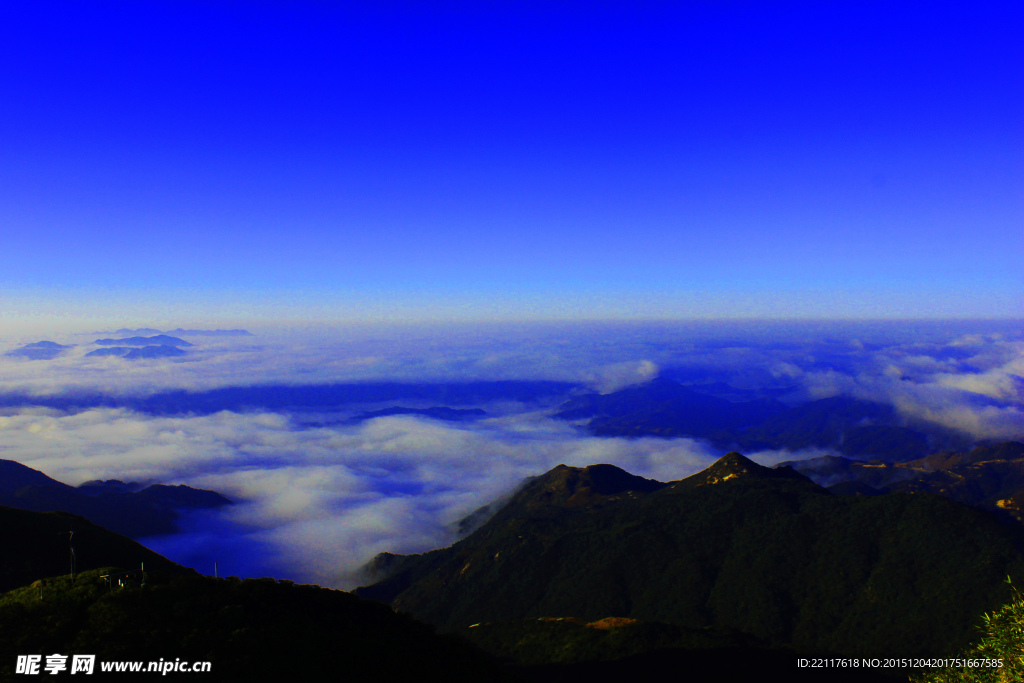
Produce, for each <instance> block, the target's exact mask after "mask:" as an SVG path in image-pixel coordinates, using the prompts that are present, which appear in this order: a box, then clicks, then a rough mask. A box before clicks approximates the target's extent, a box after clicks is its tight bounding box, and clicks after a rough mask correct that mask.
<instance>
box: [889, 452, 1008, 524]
mask: <svg viewBox="0 0 1024 683" xmlns="http://www.w3.org/2000/svg"><path fill="white" fill-rule="evenodd" d="M918 462H922V461H918ZM923 462H926V463H927V464H928V465H929V466H935V465H936V464H938V463H943V464H945V465H946V466H945V467H943V468H942V469H939V470H936V471H934V472H926V473H924V474H922V475H921V476H919V477H916V478H914V479H910V480H907V481H901V482H897V483H895V484H893V485H891V486H889V490H891V491H905V492H908V493H919V492H927V493H933V494H937V495H940V496H944V497H946V498H949V499H951V500H955V501H958V502H961V503H965V504H967V505H975V506H978V507H981V508H985V509H988V510H993V511H997V512H1002V513H1005V514H1008V515H1010V516H1011V517H1013V518H1014V519H1016V520H1017V521H1018V522H1024V444H1022V443H1019V442H1016V441H1011V442H1007V443H1004V444H1000V445H999V446H982V447H978V448H975V449H973V450H971V451H970V452H967V453H960V454H950V455H947V456H945V457H936V458H933V459H931V460H929V459H928V458H926V459H924V461H923ZM908 464H909V463H908Z"/></svg>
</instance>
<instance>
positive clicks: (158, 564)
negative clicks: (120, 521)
mask: <svg viewBox="0 0 1024 683" xmlns="http://www.w3.org/2000/svg"><path fill="white" fill-rule="evenodd" d="M70 531H74V532H75V535H74V539H73V542H74V549H75V566H76V569H77V571H85V570H89V569H97V568H99V567H105V566H110V565H118V566H121V567H131V568H137V567H139V565H140V564H142V563H145V565H146V569H147V570H151V571H161V572H164V573H170V574H175V573H180V574H195V571H194V570H192V569H187V568H185V567H181V566H179V565H177V564H175V563H173V562H171V561H170V560H168V559H167V558H165V557H163V556H162V555H158V554H156V553H155V552H153V551H152V550H150V549H149V548H146V547H145V546H142V545H140V544H139V543H136V542H135V541H133V540H131V539H129V538H125V537H124V536H120V535H118V534H115V533H114V532H112V531H108V530H107V529H104V528H103V527H101V526H97V525H95V524H93V523H92V522H90V521H89V520H87V519H84V518H83V517H79V516H77V515H72V514H69V513H67V512H29V511H28V510H16V509H14V508H8V507H3V506H0V548H2V549H3V554H2V555H0V591H8V590H11V589H12V588H17V587H18V586H24V585H27V584H29V583H31V582H33V581H35V580H37V579H41V578H44V577H47V576H57V575H60V574H68V573H69V572H70V571H71V553H70V550H69V538H68V535H69V532H70Z"/></svg>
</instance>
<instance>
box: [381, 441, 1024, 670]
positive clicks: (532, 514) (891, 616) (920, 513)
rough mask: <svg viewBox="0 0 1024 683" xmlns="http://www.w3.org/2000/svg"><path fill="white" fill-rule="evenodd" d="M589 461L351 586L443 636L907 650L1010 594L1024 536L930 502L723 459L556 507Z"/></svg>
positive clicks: (933, 641) (938, 647) (939, 640)
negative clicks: (532, 635) (558, 620)
mask: <svg viewBox="0 0 1024 683" xmlns="http://www.w3.org/2000/svg"><path fill="white" fill-rule="evenodd" d="M604 467H610V466H604ZM589 469H590V468H565V467H564V466H563V467H560V468H556V469H555V470H552V472H549V473H548V474H547V475H544V476H543V477H539V478H537V479H536V480H534V481H533V482H531V483H530V484H529V485H528V486H526V487H525V488H524V489H523V490H522V491H520V492H519V493H518V494H517V495H516V496H514V497H513V499H512V500H511V501H510V502H509V504H508V505H506V506H505V508H503V509H502V510H501V511H500V512H499V513H498V514H496V515H495V516H494V517H493V518H492V519H491V520H490V521H489V522H488V523H487V524H485V525H484V526H483V527H481V528H480V529H478V530H477V531H476V532H474V533H473V534H472V535H470V536H469V537H468V538H466V539H464V540H463V541H460V542H459V543H456V544H455V545H453V546H451V547H449V548H445V549H441V550H437V551H433V552H431V553H425V554H423V555H421V556H410V557H407V558H404V559H403V561H402V562H401V563H400V568H399V571H398V572H397V573H396V574H395V575H393V576H391V577H389V578H388V579H385V580H384V581H382V582H380V583H378V584H376V585H375V586H372V587H370V588H369V589H365V590H364V589H361V594H364V595H367V596H372V597H375V598H378V599H384V600H393V602H392V604H393V605H394V606H395V607H396V608H397V609H400V610H403V611H408V612H410V613H412V614H413V615H414V616H416V617H418V618H421V619H423V620H425V621H427V622H428V623H432V624H435V625H437V626H438V627H439V628H441V629H444V630H449V631H451V630H460V629H465V628H467V627H469V626H470V625H472V624H476V623H482V624H483V623H495V622H514V621H517V620H531V619H532V620H537V619H539V618H542V617H573V618H577V619H582V620H584V621H586V622H587V623H590V622H594V621H598V620H601V619H604V618H606V617H620V618H630V619H636V620H638V621H641V622H654V623H660V624H667V625H673V626H678V627H683V628H686V629H703V628H707V627H713V628H717V629H726V630H731V631H736V632H739V633H743V634H747V635H749V636H751V637H753V638H756V639H757V640H758V641H761V642H764V643H766V644H768V645H771V646H780V647H790V648H793V649H795V650H796V651H798V652H801V653H808V654H812V655H814V654H817V655H830V654H834V655H849V656H857V657H866V656H886V655H889V656H900V657H909V656H915V655H917V656H936V654H937V653H951V652H955V651H957V650H958V649H960V648H962V647H964V646H965V645H966V644H967V643H969V642H970V640H971V637H972V635H973V632H972V623H973V622H974V620H975V619H976V616H977V615H978V614H980V613H982V612H984V611H986V610H991V609H994V608H995V607H996V606H998V605H999V604H1002V603H1003V602H1005V601H1006V600H1007V598H1008V593H1009V591H1008V588H1007V587H1006V585H1005V584H1004V582H1003V579H1004V578H1005V577H1006V576H1007V575H1008V574H1010V575H1014V576H1021V575H1024V560H1022V556H1021V553H1020V548H1021V547H1022V546H1024V531H1022V530H1021V529H1020V528H1019V527H1017V526H1016V525H1014V526H1008V525H1006V524H1004V523H1002V522H1001V521H1000V520H999V519H997V518H996V517H994V516H992V515H991V514H989V513H986V512H984V511H981V510H975V509H972V508H969V507H967V506H965V505H961V504H958V503H954V502H952V501H949V500H945V499H943V498H940V497H938V496H933V495H929V494H923V493H918V494H889V495H882V496H874V497H856V498H853V497H843V496H834V495H831V494H830V493H828V492H827V491H826V490H824V489H822V488H821V487H819V486H817V485H815V484H813V483H812V482H810V481H809V480H807V479H806V478H804V477H802V476H801V475H799V474H797V473H795V472H793V471H792V470H790V469H788V468H783V469H781V470H769V469H767V468H763V467H760V466H758V465H756V464H755V463H753V462H751V461H749V460H747V459H746V458H744V457H743V456H741V455H739V454H738V453H732V454H729V455H727V456H725V457H724V458H722V459H721V460H719V461H718V462H717V463H716V464H715V465H714V466H712V467H711V468H709V469H708V470H705V471H704V472H702V473H699V474H697V475H694V476H693V477H690V478H689V479H685V480H682V481H680V482H675V483H672V484H670V485H668V486H662V487H657V486H650V485H648V486H647V487H646V488H647V490H637V489H638V488H639V487H638V486H634V488H633V490H625V491H619V492H616V493H614V494H609V495H596V496H594V495H593V491H591V495H592V496H593V504H584V505H578V506H573V505H568V504H566V502H568V501H572V500H574V499H575V498H576V496H577V494H571V495H569V494H570V492H567V491H563V490H561V487H564V486H565V483H566V482H567V481H569V480H570V479H571V477H568V476H567V474H566V471H569V472H575V473H576V474H577V475H578V476H577V479H580V478H583V479H585V478H586V477H587V476H588V472H587V470H589ZM615 469H617V468H615ZM619 472H621V470H620V471H619ZM621 475H624V476H623V477H620V479H622V480H623V481H625V478H624V477H630V476H631V475H628V474H627V473H625V472H621ZM641 481H646V480H641ZM542 499H544V500H547V501H552V502H553V503H554V504H541V500H542ZM474 630H477V629H474ZM480 633H481V634H482V633H484V631H480Z"/></svg>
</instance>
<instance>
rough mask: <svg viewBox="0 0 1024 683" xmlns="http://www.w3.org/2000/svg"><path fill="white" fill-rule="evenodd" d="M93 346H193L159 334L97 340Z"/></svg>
mask: <svg viewBox="0 0 1024 683" xmlns="http://www.w3.org/2000/svg"><path fill="white" fill-rule="evenodd" d="M93 344H99V345H100V346H152V345H163V346H192V343H191V342H187V341H185V340H184V339H179V338H178V337H169V336H167V335H166V334H158V335H154V336H152V337H126V338H125V339H97V340H96V341H94V342H93Z"/></svg>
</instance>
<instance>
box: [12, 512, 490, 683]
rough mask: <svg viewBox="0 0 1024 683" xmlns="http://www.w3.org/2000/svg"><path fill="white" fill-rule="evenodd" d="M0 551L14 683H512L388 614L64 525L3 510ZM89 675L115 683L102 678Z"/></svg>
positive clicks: (331, 593)
mask: <svg viewBox="0 0 1024 683" xmlns="http://www.w3.org/2000/svg"><path fill="white" fill-rule="evenodd" d="M69 529H74V530H75V535H74V539H75V548H76V557H77V563H78V569H79V572H78V573H77V575H76V577H75V580H74V582H72V580H71V578H70V576H69V575H68V571H69V550H68V531H69ZM0 547H2V548H3V549H4V552H3V554H2V555H0V590H3V591H6V592H5V593H4V594H2V595H0V680H12V679H14V678H15V673H14V667H15V663H16V661H17V656H18V655H28V654H36V655H43V656H44V657H45V656H46V655H51V654H54V653H57V654H63V655H73V654H85V655H89V654H91V655H96V657H97V666H98V665H99V662H102V661H108V662H109V661H121V660H127V661H145V662H149V661H159V660H160V659H163V660H165V661H171V662H173V661H175V660H176V659H180V660H183V661H209V662H211V663H212V668H211V673H210V674H204V675H203V676H198V677H197V676H195V675H190V674H181V675H180V676H178V678H188V679H189V680H199V679H200V678H202V679H204V680H206V679H208V680H211V681H231V682H234V681H245V682H247V683H248V682H251V681H258V680H296V681H336V680H347V681H400V680H410V681H411V680H446V681H474V682H475V681H503V680H507V678H506V677H507V676H508V674H507V672H505V671H504V670H503V669H501V668H500V667H499V666H498V665H497V664H496V663H495V662H494V661H493V660H492V659H490V658H489V657H488V656H486V655H484V654H483V653H481V652H480V651H478V650H477V649H475V648H473V647H472V646H471V645H469V644H467V643H465V642H464V641H461V640H458V639H456V638H454V637H441V636H438V635H436V634H435V633H434V631H433V629H432V628H431V627H430V626H428V625H426V624H423V623H421V622H418V621H415V620H414V619H413V618H411V617H409V616H406V615H400V614H396V613H395V612H394V611H392V610H391V608H389V607H387V606H385V605H382V604H380V603H377V602H372V601H369V600H363V599H361V598H358V597H356V596H354V595H352V594H350V593H346V592H344V591H337V590H330V589H327V588H321V587H319V586H297V585H294V584H292V583H291V582H289V581H280V582H279V581H276V580H275V579H269V578H268V579H256V580H246V581H240V580H238V579H212V578H209V577H202V576H199V575H198V574H197V573H196V572H195V571H194V570H192V569H188V568H186V567H181V566H180V565H177V564H174V563H173V562H171V561H170V560H167V559H166V558H164V557H162V556H160V555H158V554H156V553H154V552H152V551H151V550H148V549H147V548H145V547H143V546H142V545H140V544H138V543H136V542H135V541H132V540H130V539H127V538H124V537H123V536H119V535H117V534H115V533H113V532H110V531H107V530H106V529H103V528H101V527H98V526H96V525H94V524H92V523H90V522H89V521H88V520H86V519H83V518H81V517H77V516H74V515H70V514H67V513H57V512H48V513H37V512H29V511H25V510H16V509H11V508H5V507H0ZM143 563H144V564H145V574H144V575H143V572H142V571H141V565H142V564H143ZM111 565H117V566H118V567H119V568H114V567H113V566H111ZM83 570H84V571H83ZM125 570H128V572H127V573H124V572H125ZM111 573H116V574H117V575H118V576H117V577H116V578H115V580H114V581H111V582H108V580H106V579H104V578H103V576H104V575H109V574H111ZM46 577H49V578H46ZM15 586H21V587H20V588H15ZM43 675H46V674H43ZM64 675H69V674H67V672H65V674H64ZM94 675H97V677H98V678H99V679H100V680H106V679H107V677H106V676H104V675H103V674H102V672H101V671H100V670H99V669H97V671H96V673H95V674H94ZM157 675H158V674H154V673H148V674H137V675H136V676H133V675H132V674H130V673H128V674H126V673H120V674H117V675H116V676H115V675H113V674H111V675H110V676H109V678H111V679H114V678H116V680H141V679H145V680H151V679H153V677H154V676H157ZM159 677H160V679H161V680H162V679H163V678H164V676H162V675H160V676H159ZM169 677H170V678H172V679H174V678H175V676H174V675H173V674H171V675H170V676H169ZM268 677H269V678H268ZM18 678H20V677H18Z"/></svg>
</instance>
